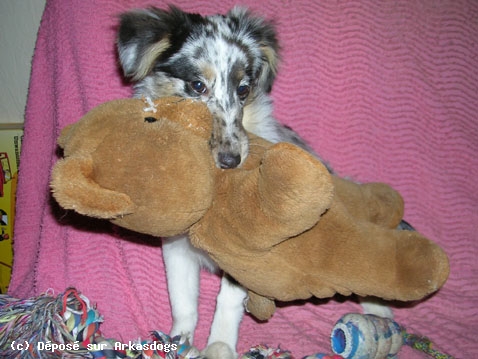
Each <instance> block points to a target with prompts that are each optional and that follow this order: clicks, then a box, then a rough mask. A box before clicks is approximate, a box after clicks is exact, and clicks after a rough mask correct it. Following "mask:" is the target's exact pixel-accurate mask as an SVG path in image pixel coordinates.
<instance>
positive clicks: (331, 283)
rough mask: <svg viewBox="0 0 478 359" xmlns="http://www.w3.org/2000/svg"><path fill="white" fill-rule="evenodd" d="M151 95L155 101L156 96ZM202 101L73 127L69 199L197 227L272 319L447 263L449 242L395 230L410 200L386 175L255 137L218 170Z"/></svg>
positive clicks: (378, 289) (143, 224) (149, 221)
mask: <svg viewBox="0 0 478 359" xmlns="http://www.w3.org/2000/svg"><path fill="white" fill-rule="evenodd" d="M151 105H152V106H151ZM211 125H212V119H211V116H210V113H209V112H208V110H207V108H206V106H205V105H203V104H202V103H201V102H198V101H193V100H185V99H180V98H174V97H173V98H163V99H160V100H157V101H155V103H154V104H150V105H148V104H147V103H146V102H145V101H143V100H139V99H125V100H116V101H112V102H108V103H105V104H102V105H100V106H98V107H97V108H95V109H93V110H91V111H90V112H89V113H88V114H86V115H85V116H84V117H83V118H82V119H81V120H80V121H79V122H77V123H75V124H73V125H70V126H67V127H66V128H65V129H64V130H63V131H62V133H61V136H60V138H59V139H58V143H59V145H60V147H62V148H63V150H64V159H61V160H60V161H58V163H57V164H56V165H55V167H54V169H53V173H52V181H51V187H52V191H53V196H54V197H55V199H56V200H57V201H58V203H59V204H60V205H61V206H62V207H64V208H65V209H73V210H75V211H76V212H78V213H80V214H84V215H87V216H92V217H97V218H105V219H108V220H110V221H111V222H113V223H115V224H117V225H119V226H122V227H125V228H128V229H131V230H134V231H137V232H141V233H146V234H150V235H154V236H158V237H161V236H173V235H177V234H181V233H185V232H187V231H189V233H190V236H191V241H192V243H193V244H194V245H195V246H197V247H199V248H202V249H203V250H205V251H207V252H208V253H209V254H210V256H211V257H212V258H213V259H214V260H215V261H216V262H217V264H218V265H219V267H221V268H222V269H223V270H224V271H225V272H227V273H228V274H229V275H231V276H232V277H233V278H234V279H235V280H237V281H238V282H239V283H240V284H242V285H243V286H244V287H246V288H247V289H248V290H249V302H248V309H249V311H251V313H252V314H253V315H255V316H256V317H258V318H259V319H267V318H269V317H270V316H271V315H272V313H273V312H274V310H275V305H274V300H280V301H292V300H295V299H307V298H309V297H311V296H316V297H319V298H326V297H331V296H333V295H334V294H335V293H340V294H343V295H350V294H352V293H356V294H358V295H361V296H368V295H370V296H376V297H380V298H384V299H396V300H402V301H409V300H418V299H421V298H423V297H425V296H426V295H428V294H430V293H432V292H434V291H436V290H438V289H439V288H440V287H441V286H442V285H443V284H444V283H445V281H446V279H447V277H448V272H449V264H448V258H447V256H446V254H445V253H444V252H443V250H442V249H441V248H440V247H438V246H437V245H436V244H434V243H433V242H431V241H430V240H428V239H426V238H425V237H423V236H422V235H420V234H419V233H418V232H415V231H399V230H396V229H395V228H396V226H397V224H398V223H399V222H400V220H401V219H402V216H403V200H402V198H401V197H400V195H399V194H398V193H397V192H396V191H394V190H393V189H392V188H391V187H389V186H388V185H385V184H381V183H370V184H356V183H354V182H351V181H347V180H344V179H341V178H339V177H336V176H331V175H330V174H329V173H328V172H327V170H326V169H325V167H324V166H323V165H322V164H321V163H320V162H319V161H317V160H316V159H315V158H314V157H313V156H311V155H310V154H308V153H306V152H305V151H303V150H301V149H299V148H298V147H296V146H294V145H291V144H287V143H279V144H275V145H273V144H271V143H269V142H267V141H265V140H263V139H260V138H258V137H256V136H253V135H250V154H249V156H248V158H247V160H246V162H245V163H244V165H243V166H242V167H241V168H238V169H230V170H222V169H218V168H216V166H215V164H214V161H213V159H212V156H211V154H210V148H209V145H208V139H209V137H210V133H211Z"/></svg>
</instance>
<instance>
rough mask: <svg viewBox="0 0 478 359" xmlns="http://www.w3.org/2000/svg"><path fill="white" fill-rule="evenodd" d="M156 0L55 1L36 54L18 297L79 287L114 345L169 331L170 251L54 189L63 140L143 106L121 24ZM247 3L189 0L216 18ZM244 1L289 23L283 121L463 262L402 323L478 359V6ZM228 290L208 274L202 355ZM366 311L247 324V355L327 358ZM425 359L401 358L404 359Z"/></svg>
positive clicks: (327, 307)
mask: <svg viewBox="0 0 478 359" xmlns="http://www.w3.org/2000/svg"><path fill="white" fill-rule="evenodd" d="M151 3H152V1H150V0H147V1H141V0H138V1H134V2H133V1H130V0H122V1H120V0H106V1H92V0H77V1H73V0H70V1H64V0H52V1H48V3H47V6H46V10H45V13H44V16H43V21H42V24H41V27H40V32H39V36H38V41H37V45H36V51H35V56H34V59H33V71H32V76H31V83H30V93H29V99H28V104H27V108H26V121H25V141H24V145H23V153H22V158H21V169H20V177H19V186H18V208H17V221H16V235H15V262H14V270H13V278H12V283H11V286H10V294H11V295H14V296H18V297H28V296H32V295H37V294H39V293H41V292H43V291H45V290H46V289H48V288H53V289H54V290H55V291H56V292H61V291H63V290H64V289H65V288H66V287H68V286H75V287H77V288H78V289H80V290H81V291H82V292H83V293H84V294H85V295H87V296H88V297H89V298H90V299H91V300H92V301H93V302H97V304H98V308H99V310H100V311H101V313H102V314H103V315H104V318H105V322H104V324H103V326H102V330H103V332H104V334H106V335H107V336H110V337H115V338H118V339H123V340H129V339H133V338H137V337H138V336H146V335H147V333H148V331H150V330H153V329H159V330H163V331H166V332H167V331H169V329H170V324H171V318H170V313H169V302H168V296H167V291H166V286H165V275H164V268H163V262H162V259H161V248H160V246H159V245H158V244H156V245H153V244H154V243H155V241H154V240H152V239H150V238H144V237H139V236H136V235H133V234H131V233H124V232H121V231H120V232H119V233H116V232H115V231H114V230H113V229H112V228H111V226H109V225H108V224H105V223H103V222H101V221H94V220H90V219H87V218H82V217H80V216H75V215H73V214H71V213H68V214H66V213H65V212H64V211H62V210H61V209H59V208H58V207H57V206H56V205H55V204H54V203H53V201H52V200H51V197H50V194H49V187H48V181H49V174H50V170H51V166H52V164H53V163H54V162H55V161H56V160H57V152H56V151H57V150H56V146H55V140H56V137H57V135H58V133H59V131H60V129H61V128H62V127H64V126H65V125H66V124H69V123H71V122H74V121H76V120H78V119H79V118H80V117H81V116H82V115H83V114H84V113H85V112H86V111H88V110H89V109H91V108H92V107H94V106H96V105H98V104H100V103H102V102H104V101H107V100H111V99H115V98H121V97H129V96H130V94H131V89H130V87H129V86H128V85H127V84H126V83H124V82H123V81H122V79H121V76H120V73H119V70H118V66H117V60H116V54H115V47H114V40H115V26H116V17H115V16H116V14H118V13H120V12H122V11H125V10H127V9H130V8H133V7H143V6H146V5H149V4H151ZM233 3H234V2H233V1H231V0H208V1H205V0H195V1H192V2H191V1H186V0H181V1H177V2H176V4H177V5H180V6H181V7H183V9H185V10H190V11H197V12H201V13H203V14H211V13H217V12H223V11H225V10H227V9H229V8H230V7H231V6H232V5H233ZM243 4H245V5H249V6H250V7H252V8H253V9H255V10H257V11H259V12H260V13H262V14H264V15H266V16H267V17H269V18H272V19H275V21H276V23H277V29H278V32H279V36H280V40H281V43H282V46H283V63H282V66H281V68H280V75H279V78H278V80H277V83H276V85H275V88H274V92H273V95H274V99H275V106H276V107H275V114H276V116H277V117H278V118H279V119H280V120H281V121H282V122H284V123H287V124H289V125H292V126H293V127H294V128H295V129H296V130H297V131H298V132H299V133H301V134H302V135H303V136H304V137H305V138H306V139H307V140H308V141H310V143H311V144H312V145H313V147H315V148H316V149H317V150H319V151H320V152H321V153H322V155H323V156H324V157H325V158H327V159H329V160H330V162H331V164H332V165H333V166H334V167H335V169H336V170H337V171H338V172H339V173H340V174H343V175H348V176H352V177H354V178H356V179H358V180H361V181H369V180H375V181H385V182H388V183H390V184H392V185H393V186H394V187H395V188H397V189H398V190H399V191H401V193H402V194H403V196H404V198H405V200H406V216H405V217H406V219H407V220H408V221H410V222H411V223H413V224H414V225H415V226H416V228H418V229H419V230H420V231H421V232H423V233H424V234H425V235H427V236H429V237H430V238H432V239H433V240H435V241H436V242H438V243H439V244H440V245H442V246H443V248H444V249H445V250H446V251H447V252H448V254H449V256H450V261H451V274H450V278H449V281H448V282H447V283H446V285H445V286H444V288H443V289H442V290H441V291H440V292H439V293H437V294H436V295H434V296H433V297H431V298H429V299H428V300H426V301H424V302H422V303H419V304H416V305H413V306H399V307H398V308H397V309H396V310H395V313H396V319H397V321H398V322H400V323H401V324H403V325H405V326H406V327H408V328H409V330H410V331H413V332H418V333H421V334H423V335H427V336H429V337H430V338H432V340H434V341H435V342H436V345H437V346H438V348H440V349H442V350H445V351H448V352H450V353H452V354H454V355H456V357H459V358H472V357H478V344H477V341H476V333H477V332H478V304H477V302H478V261H477V259H476V256H477V253H478V251H477V249H478V241H477V239H478V238H477V232H478V226H477V223H478V185H477V184H478V180H477V178H478V161H477V151H478V119H477V105H478V95H477V94H478V85H477V84H478V70H477V69H478V3H477V2H476V1H473V0H470V1H456V0H449V1H435V0H429V1H408V2H404V1H401V2H396V1H382V0H370V1H358V0H357V1H347V2H344V1H320V2H315V1H304V0H302V1H285V0H284V1H269V2H260V1H252V0H245V1H243ZM155 5H158V6H162V5H163V1H156V2H155ZM139 160H140V159H139ZM156 243H157V242H156ZM218 283H219V282H218V279H217V277H215V276H213V275H210V274H208V273H204V274H203V276H202V292H201V298H200V299H201V303H200V321H199V326H198V329H197V333H196V344H197V345H198V346H199V347H202V346H203V345H204V344H205V342H206V338H207V334H208V330H209V325H210V322H211V318H212V314H213V309H214V299H215V295H216V293H217V290H218ZM358 310H360V307H359V306H358V304H357V303H355V302H354V301H349V300H343V299H338V300H337V299H332V300H328V301H314V302H313V303H310V302H309V303H300V304H298V305H295V306H285V307H282V308H281V309H280V310H278V311H277V313H276V314H275V316H274V317H273V318H272V319H271V320H270V321H269V322H268V323H262V324H259V323H257V322H255V321H254V320H253V319H251V318H250V317H248V316H246V317H245V319H244V321H243V323H242V326H241V330H240V340H239V348H238V349H239V351H241V352H242V351H245V350H247V349H248V348H249V346H251V345H255V344H259V343H267V344H269V345H272V346H277V345H281V347H283V348H288V349H290V350H291V351H292V352H293V353H294V354H295V355H296V357H301V356H302V355H306V354H312V353H315V352H327V351H329V350H330V348H329V341H328V337H329V335H330V331H331V328H332V325H333V323H334V322H335V321H336V320H337V319H338V318H339V317H340V316H341V315H343V314H345V313H347V312H351V311H358ZM422 357H423V355H421V354H419V353H414V352H412V351H411V350H410V349H404V350H402V358H422Z"/></svg>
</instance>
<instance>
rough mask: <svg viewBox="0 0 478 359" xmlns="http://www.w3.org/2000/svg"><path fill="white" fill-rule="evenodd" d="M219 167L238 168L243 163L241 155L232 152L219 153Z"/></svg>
mask: <svg viewBox="0 0 478 359" xmlns="http://www.w3.org/2000/svg"><path fill="white" fill-rule="evenodd" d="M217 156H218V158H217V159H218V162H219V166H220V167H221V168H222V169H230V168H236V167H237V166H239V164H240V163H241V155H239V154H237V155H236V154H234V153H231V152H219V153H218V155H217Z"/></svg>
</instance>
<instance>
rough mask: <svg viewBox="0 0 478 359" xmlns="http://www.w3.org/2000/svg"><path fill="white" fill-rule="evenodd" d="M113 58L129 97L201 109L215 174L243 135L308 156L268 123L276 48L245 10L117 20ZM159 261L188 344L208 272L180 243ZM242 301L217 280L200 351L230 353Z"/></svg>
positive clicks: (244, 145)
mask: <svg viewBox="0 0 478 359" xmlns="http://www.w3.org/2000/svg"><path fill="white" fill-rule="evenodd" d="M118 52H119V57H120V62H121V65H122V67H123V70H124V73H125V75H126V77H128V78H130V79H131V80H132V81H133V82H134V83H135V85H134V90H135V94H134V96H135V97H141V96H146V97H152V98H156V97H162V96H170V95H177V96H182V97H186V98H195V99H198V100H201V101H204V102H205V103H206V104H207V106H208V107H209V109H210V110H211V113H212V114H213V117H214V125H213V131H212V134H211V138H210V146H211V152H212V155H213V157H214V159H215V161H216V164H217V166H218V167H221V168H234V167H237V166H240V165H241V163H242V162H243V161H244V159H245V158H246V157H247V154H248V151H249V144H248V140H247V136H246V132H245V130H247V131H250V132H252V133H254V134H256V135H258V136H261V137H264V138H266V139H267V140H269V141H271V142H279V141H281V142H291V143H294V144H296V145H298V146H300V147H302V148H304V149H306V150H307V151H310V152H312V150H311V148H310V147H309V146H307V144H306V143H305V142H304V141H303V140H302V139H301V138H300V137H299V136H298V135H297V134H296V133H295V132H293V131H292V130H291V129H289V128H287V127H284V126H282V125H280V124H279V123H278V122H277V121H276V120H275V119H274V118H273V116H272V103H271V99H270V97H269V94H270V91H271V88H272V84H273V82H274V79H275V77H276V73H277V66H278V62H279V54H278V52H279V45H278V41H277V37H276V32H275V30H274V27H273V25H272V24H271V23H270V22H267V21H265V20H264V19H262V18H260V17H256V16H254V15H253V14H251V13H250V12H249V11H248V10H246V9H244V8H240V7H236V8H234V9H232V10H231V11H230V12H228V13H227V14H226V15H213V16H200V15H198V14H189V13H185V12H183V11H181V10H179V9H178V8H176V7H172V6H171V7H170V8H169V9H167V10H161V9H157V8H149V9H146V10H136V11H132V12H129V13H125V14H123V15H121V19H120V28H119V34H118ZM329 170H330V169H329ZM163 254H164V263H165V266H166V272H167V280H168V289H169V295H170V301H171V307H172V314H173V327H172V330H171V334H172V335H176V334H186V335H188V336H189V337H190V339H191V340H192V338H193V335H194V329H195V327H196V322H197V298H198V292H199V271H200V267H201V266H203V267H206V268H208V269H210V270H216V265H215V264H214V263H213V262H212V260H211V259H210V258H209V257H208V256H207V254H206V253H204V252H201V251H199V250H197V249H195V248H193V247H192V246H191V244H190V242H189V239H188V238H187V236H178V237H175V238H169V239H165V240H164V242H163ZM245 299H246V291H245V290H244V289H243V288H241V287H240V286H237V285H236V284H234V283H233V282H232V281H230V280H229V279H228V278H227V277H223V279H222V282H221V290H220V293H219V295H218V298H217V305H216V312H215V315H214V320H213V324H212V327H211V333H210V337H209V342H208V344H212V343H215V342H224V343H226V344H227V345H228V346H229V347H230V348H231V350H232V351H233V352H234V350H235V347H236V343H237V336H238V329H239V324H240V321H241V318H242V315H243V302H244V300H245ZM223 356H224V355H223ZM221 358H222V359H225V358H224V357H221Z"/></svg>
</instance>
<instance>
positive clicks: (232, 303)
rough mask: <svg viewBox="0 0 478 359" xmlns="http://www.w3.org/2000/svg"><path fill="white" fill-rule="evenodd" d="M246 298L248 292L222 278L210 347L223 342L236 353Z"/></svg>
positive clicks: (226, 278) (224, 277)
mask: <svg viewBox="0 0 478 359" xmlns="http://www.w3.org/2000/svg"><path fill="white" fill-rule="evenodd" d="M246 296H247V291H246V290H245V289H244V288H243V287H241V286H240V285H238V284H236V283H234V282H232V281H231V280H229V279H228V277H227V276H226V275H224V276H223V277H222V280H221V289H220V291H219V295H218V296H217V303H216V312H215V313H214V320H213V322H212V326H211V333H210V335H209V340H208V346H209V345H211V344H213V343H217V342H222V343H225V344H227V345H228V346H229V347H230V349H231V350H232V353H235V351H236V344H237V339H238V335H239V325H240V323H241V320H242V316H243V315H244V300H245V299H246ZM234 357H235V354H234ZM223 359H225V358H223Z"/></svg>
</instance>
